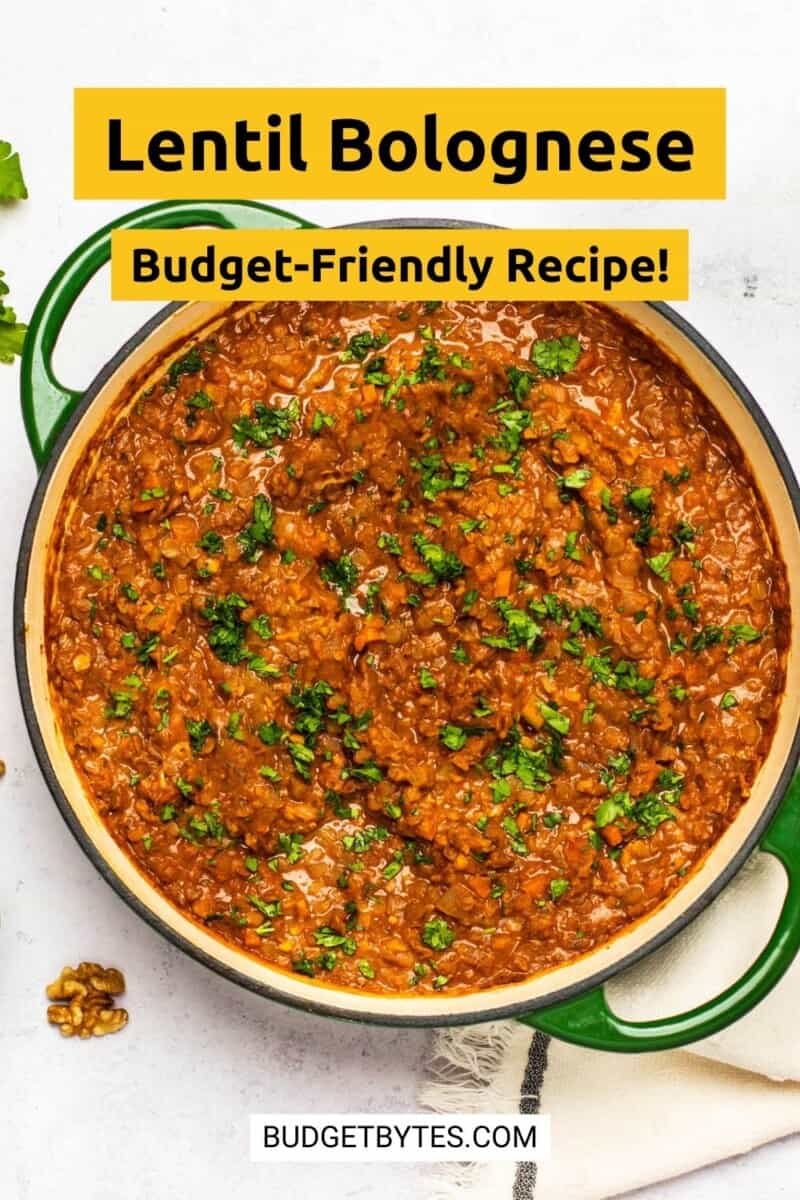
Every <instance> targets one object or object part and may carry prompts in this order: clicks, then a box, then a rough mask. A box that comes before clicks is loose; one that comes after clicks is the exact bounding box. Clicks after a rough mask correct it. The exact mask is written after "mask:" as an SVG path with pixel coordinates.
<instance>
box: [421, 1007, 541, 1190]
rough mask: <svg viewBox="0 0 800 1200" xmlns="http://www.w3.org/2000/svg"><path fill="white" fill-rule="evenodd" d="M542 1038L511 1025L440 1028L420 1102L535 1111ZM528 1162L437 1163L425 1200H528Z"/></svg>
mask: <svg viewBox="0 0 800 1200" xmlns="http://www.w3.org/2000/svg"><path fill="white" fill-rule="evenodd" d="M546 1053H547V1039H546V1038H543V1036H542V1035H541V1034H534V1033H533V1032H532V1031H531V1030H530V1029H528V1028H526V1027H525V1026H524V1025H521V1024H519V1023H518V1022H516V1021H502V1022H499V1021H497V1022H493V1023H490V1024H485V1025H474V1026H466V1027H464V1028H458V1029H441V1030H439V1031H437V1033H436V1034H435V1036H434V1039H433V1046H432V1049H431V1058H430V1062H429V1065H428V1069H427V1072H426V1078H425V1081H424V1083H423V1084H422V1086H421V1088H420V1091H419V1096H418V1099H419V1102H420V1104H422V1105H423V1106H424V1107H425V1108H429V1109H432V1110H433V1111H434V1112H438V1113H481V1112H486V1113H491V1112H536V1111H538V1104H539V1090H540V1088H541V1080H542V1075H543V1074H544V1068H545V1065H546ZM535 1177H536V1176H535V1168H534V1166H533V1164H531V1163H525V1164H521V1165H520V1166H519V1167H518V1166H517V1164H516V1163H512V1162H509V1163H442V1164H441V1165H439V1166H437V1167H435V1168H432V1170H431V1172H430V1185H431V1186H430V1190H429V1191H428V1193H427V1197H428V1200H454V1198H456V1197H460V1198H461V1200H482V1198H483V1197H484V1196H486V1197H492V1198H493V1200H502V1198H503V1196H504V1195H505V1196H507V1197H509V1200H510V1198H511V1197H512V1196H513V1198H514V1200H528V1198H529V1197H532V1195H533V1187H534V1183H535Z"/></svg>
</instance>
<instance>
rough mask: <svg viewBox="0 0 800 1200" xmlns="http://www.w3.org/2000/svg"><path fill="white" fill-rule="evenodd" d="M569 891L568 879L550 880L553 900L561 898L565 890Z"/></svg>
mask: <svg viewBox="0 0 800 1200" xmlns="http://www.w3.org/2000/svg"><path fill="white" fill-rule="evenodd" d="M567 891H569V880H568V879H551V880H550V896H551V899H553V900H559V899H560V898H561V897H562V896H563V895H564V893H565V892H567Z"/></svg>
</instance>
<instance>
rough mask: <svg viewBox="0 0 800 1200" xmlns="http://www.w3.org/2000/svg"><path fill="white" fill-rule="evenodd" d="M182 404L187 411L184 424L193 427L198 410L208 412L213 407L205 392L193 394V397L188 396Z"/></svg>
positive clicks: (212, 402)
mask: <svg viewBox="0 0 800 1200" xmlns="http://www.w3.org/2000/svg"><path fill="white" fill-rule="evenodd" d="M184 404H185V405H186V407H187V408H188V409H189V411H188V413H187V414H186V424H187V425H189V426H193V425H196V424H197V413H198V411H200V410H208V409H212V408H213V407H214V401H213V400H212V399H211V397H210V396H209V395H208V393H207V392H195V393H194V395H193V396H189V398H188V399H187V400H185V401H184Z"/></svg>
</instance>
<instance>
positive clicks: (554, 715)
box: [539, 700, 570, 736]
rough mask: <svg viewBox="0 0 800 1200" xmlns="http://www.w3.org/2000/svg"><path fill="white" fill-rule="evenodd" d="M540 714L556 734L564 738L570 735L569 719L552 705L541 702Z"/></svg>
mask: <svg viewBox="0 0 800 1200" xmlns="http://www.w3.org/2000/svg"><path fill="white" fill-rule="evenodd" d="M539 712H540V713H541V714H542V716H543V717H544V720H545V724H546V725H548V726H549V727H550V728H551V729H552V730H553V732H554V733H560V734H561V735H562V736H563V735H564V734H567V733H569V723H570V722H569V717H568V716H567V715H566V713H562V712H559V711H558V709H557V708H554V707H553V705H552V704H547V703H546V702H545V701H544V700H540V701H539Z"/></svg>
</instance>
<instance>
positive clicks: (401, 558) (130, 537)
mask: <svg viewBox="0 0 800 1200" xmlns="http://www.w3.org/2000/svg"><path fill="white" fill-rule="evenodd" d="M50 582H51V588H50V601H49V613H48V626H47V653H48V656H49V671H50V679H51V686H52V692H53V697H54V703H55V706H56V711H57V715H58V719H59V722H60V726H61V729H62V731H63V735H64V738H65V741H66V744H67V748H68V750H69V752H70V754H71V756H72V758H73V761H74V762H75V764H76V765H77V768H78V770H79V772H80V774H81V776H82V778H83V780H84V782H85V785H86V787H87V789H88V792H89V793H90V795H91V797H92V799H93V803H94V805H95V806H96V808H97V809H98V811H99V813H100V814H101V815H102V818H103V820H104V821H105V823H106V825H107V826H108V828H109V829H110V831H111V832H112V834H113V836H114V837H115V839H116V840H117V841H118V842H119V843H120V845H121V846H122V847H123V848H124V849H125V850H126V852H127V853H128V854H129V855H131V856H132V857H133V858H134V860H135V862H136V863H137V865H138V867H139V868H140V869H141V871H142V872H143V873H144V874H145V875H146V876H147V877H149V879H150V880H151V881H152V882H153V883H154V884H156V885H157V886H158V888H159V889H161V891H162V892H163V893H164V894H165V895H166V896H167V897H168V898H169V900H170V901H171V902H172V903H173V904H174V905H176V906H177V907H178V908H179V909H180V910H182V911H183V912H184V913H186V914H188V915H189V916H190V917H192V918H193V919H194V920H195V921H197V922H200V923H202V924H203V925H205V926H206V927H208V928H210V929H213V930H214V931H215V932H216V934H217V935H218V936H219V937H221V938H222V939H224V940H225V941H227V942H229V943H234V944H236V945H238V946H239V947H241V948H243V949H245V950H246V951H248V952H249V953H251V954H253V955H256V956H257V957H259V958H261V959H263V960H266V961H267V962H268V963H270V964H272V965H274V966H276V967H279V968H282V969H285V970H287V971H290V972H291V971H294V972H299V973H301V974H302V975H305V976H310V977H313V978H315V979H317V980H320V981H325V982H329V983H332V984H335V985H337V986H343V987H350V988H358V989H364V990H367V991H376V992H383V993H394V992H406V991H407V992H417V993H419V992H423V993H435V992H437V991H438V992H441V991H446V992H453V991H457V992H464V991H476V990H479V989H481V988H486V987H490V986H495V985H499V984H506V983H511V982H514V981H518V980H522V979H524V978H526V977H528V976H530V975H533V974H535V973H537V972H540V971H542V970H545V969H548V968H551V967H554V966H557V965H558V964H561V963H564V962H566V961H568V960H570V959H572V958H574V957H576V956H578V955H581V954H583V953H585V952H587V951H589V950H591V949H593V948H595V947H597V946H598V945H600V944H602V943H603V942H605V941H607V940H608V939H609V938H611V937H612V936H613V935H614V934H616V933H617V932H619V931H620V930H621V929H623V928H624V927H625V926H626V925H628V924H630V923H631V922H633V921H634V920H636V919H638V918H640V917H642V916H643V915H644V914H646V913H648V912H649V911H650V910H652V909H653V908H654V907H655V906H657V905H658V904H659V903H660V902H661V901H663V900H664V899H665V898H666V897H667V896H668V895H669V894H670V892H672V891H673V890H674V889H675V888H676V887H678V886H679V884H680V882H681V880H682V879H683V877H684V876H685V875H686V874H687V873H688V872H690V871H691V869H692V868H693V866H695V865H696V864H697V863H698V862H699V861H700V859H701V858H702V857H703V855H704V854H705V853H706V852H707V851H708V850H709V848H710V847H711V846H712V845H713V843H714V842H715V841H716V839H717V838H718V837H719V836H720V834H721V833H722V832H723V831H724V830H725V828H726V827H727V826H728V824H729V823H730V822H731V820H732V819H733V817H734V816H735V815H736V813H737V811H738V809H739V808H740V806H741V804H742V802H743V801H744V800H745V799H746V797H747V795H748V792H749V788H750V786H751V784H752V781H753V778H754V776H755V774H756V771H757V769H758V767H759V765H760V763H761V761H762V759H763V757H764V756H765V754H766V751H767V749H768V746H769V741H770V738H771V735H772V729H773V723H774V719H775V716H776V713H777V709H778V706H779V703H780V697H781V693H782V689H783V684H784V668H785V653H786V642H787V636H788V626H789V614H788V593H787V584H786V578H785V572H784V568H783V564H782V562H781V561H780V558H779V556H778V553H777V550H776V549H775V545H774V540H773V537H772V533H771V525H770V517H769V514H768V512H767V510H766V508H765V506H764V505H763V503H762V501H761V500H760V498H759V496H758V494H757V492H756V489H755V487H754V483H753V480H752V478H751V476H750V473H749V470H748V467H747V465H746V463H745V460H744V458H743V456H742V454H741V453H740V450H739V448H738V446H737V444H736V443H735V441H734V439H733V437H732V435H731V434H730V432H729V431H728V430H727V428H726V427H725V426H724V425H723V424H722V422H721V421H720V419H719V418H718V416H717V415H716V414H715V413H714V411H713V410H712V408H711V406H710V405H709V404H708V402H707V401H706V400H705V398H704V397H703V396H702V395H701V394H700V393H699V392H698V390H697V389H696V387H695V386H694V385H693V384H692V383H691V382H690V380H689V379H688V378H687V377H686V375H685V374H684V373H683V372H682V370H681V369H680V368H679V367H678V366H677V365H676V364H675V363H673V362H672V361H671V360H670V359H669V358H668V357H667V356H666V354H665V353H664V352H662V351H661V350H660V349H659V347H658V346H656V345H655V344H654V343H653V342H652V341H651V340H649V339H648V338H647V337H645V336H644V335H643V334H641V333H640V332H638V331H637V330H636V329H635V328H634V327H633V326H632V325H630V324H628V323H627V322H626V321H624V320H623V319H622V318H620V317H619V316H617V315H615V314H614V313H612V312H611V311H610V310H608V309H605V308H604V307H603V306H600V305H581V304H544V303H542V304H489V303H484V304H476V303H455V302H451V303H442V304H439V303H431V304H427V305H425V304H408V305H403V304H399V303H381V304H375V305H365V304H357V303H308V304H300V303H291V304H290V303H282V304H277V305H266V306H263V305H262V306H252V305H251V306H246V305H238V306H233V307H232V308H231V309H230V310H229V313H228V314H227V315H226V317H225V319H224V320H223V321H222V323H220V324H218V325H217V326H215V327H214V329H213V331H212V332H211V333H210V334H208V335H207V336H200V337H199V338H196V339H195V340H194V341H192V342H191V343H188V344H187V345H185V346H183V347H181V350H180V352H179V354H178V356H177V357H175V356H174V355H173V357H172V358H171V359H165V360H164V362H163V363H162V366H161V368H160V369H159V374H158V378H157V380H156V382H155V383H154V384H152V386H150V387H149V388H148V389H147V390H145V391H139V393H138V394H137V395H136V396H135V397H134V398H133V399H132V400H129V401H127V402H125V403H124V404H123V403H122V401H120V404H119V406H118V407H117V409H116V410H115V411H112V412H111V413H109V415H108V417H107V418H106V419H105V423H104V425H103V426H102V427H101V429H100V432H99V434H98V436H97V437H96V438H95V440H94V443H93V445H92V447H91V452H90V453H87V454H85V455H84V456H83V458H82V460H81V462H80V463H79V464H78V466H77V467H76V470H75V472H74V475H73V478H72V480H71V483H70V486H69V489H68V494H67V497H66V498H65V500H64V502H63V506H62V512H61V516H60V520H59V526H58V530H57V536H56V538H55V541H54V548H53V550H52V552H51V563H50Z"/></svg>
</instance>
